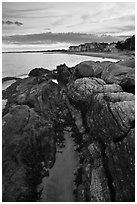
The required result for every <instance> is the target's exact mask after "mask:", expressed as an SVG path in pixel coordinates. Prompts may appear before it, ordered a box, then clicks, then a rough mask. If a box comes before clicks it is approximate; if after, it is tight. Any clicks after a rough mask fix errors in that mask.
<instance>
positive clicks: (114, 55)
mask: <svg viewBox="0 0 137 204" xmlns="http://www.w3.org/2000/svg"><path fill="white" fill-rule="evenodd" d="M66 54H72V55H82V56H91V57H101V58H109V59H118V60H122V59H125V58H127V57H131V56H133V55H132V53H125V52H119V53H109V54H108V53H105V52H102V53H100V52H67V53H66Z"/></svg>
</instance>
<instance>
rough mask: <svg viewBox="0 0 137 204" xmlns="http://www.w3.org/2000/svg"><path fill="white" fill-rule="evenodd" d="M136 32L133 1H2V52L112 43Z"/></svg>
mask: <svg viewBox="0 0 137 204" xmlns="http://www.w3.org/2000/svg"><path fill="white" fill-rule="evenodd" d="M134 33H135V4H134V3H133V2H129V3H128V2H117V3H116V2H109V3H108V2H107V3H105V2H101V3H100V2H96V3H93V2H86V3H84V2H76V3H74V2H40V3H37V2H28V3H27V2H4V3H2V35H3V51H8V50H9V51H11V50H13V51H14V50H43V49H45V50H46V49H58V48H67V47H68V46H70V45H72V44H73V45H74V44H79V43H83V42H91V41H102V42H103V41H104V42H111V41H117V40H119V39H124V37H123V36H130V35H133V34H134Z"/></svg>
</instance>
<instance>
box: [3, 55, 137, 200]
mask: <svg viewBox="0 0 137 204" xmlns="http://www.w3.org/2000/svg"><path fill="white" fill-rule="evenodd" d="M125 65H126V66H125ZM133 67H134V62H133V60H132V59H131V60H130V61H125V62H123V61H122V62H117V63H111V62H101V63H100V62H96V63H95V62H90V61H86V62H83V63H80V64H79V65H77V66H75V67H73V68H72V69H71V68H69V67H67V66H66V65H65V64H63V65H60V66H58V67H57V69H56V70H54V73H52V74H53V75H52V74H43V71H42V72H41V71H40V70H34V72H32V75H33V76H32V75H31V77H28V78H25V79H19V80H17V81H16V82H15V83H14V84H12V85H11V86H10V87H8V88H7V89H6V90H5V91H3V98H4V99H7V100H8V102H7V105H6V107H5V109H4V111H3V201H13V202H16V201H37V200H38V197H39V194H38V192H37V186H38V184H39V183H40V182H41V179H42V177H43V175H45V174H46V175H48V172H47V171H48V170H47V169H49V168H51V167H52V166H53V165H54V161H55V158H56V146H57V144H59V143H60V144H61V142H62V141H63V139H64V138H63V134H64V133H63V131H64V128H63V127H65V125H66V124H67V125H68V126H69V127H72V128H71V132H72V135H73V138H74V139H75V141H76V142H77V144H78V147H77V149H76V150H77V151H78V152H79V163H80V166H79V168H78V170H77V172H76V173H75V175H76V179H75V183H76V184H75V190H74V191H75V197H76V201H83V202H85V201H90V202H100V201H101V202H110V201H116V202H123V201H127V202H131V201H134V200H135V192H134V190H135V183H134V177H135V172H134V171H135V158H134V157H135V150H134V149H135V132H134V131H135V104H134V102H135V96H134V88H135V83H134V81H135V79H134V68H133ZM35 71H36V72H35ZM37 71H40V73H39V72H37ZM44 72H45V71H44ZM51 76H52V77H53V76H54V77H55V78H57V80H58V82H59V84H58V85H57V84H55V83H53V82H52V77H51ZM132 79H133V80H132ZM66 159H67V158H66Z"/></svg>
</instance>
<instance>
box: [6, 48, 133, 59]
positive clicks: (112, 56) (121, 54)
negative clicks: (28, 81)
mask: <svg viewBox="0 0 137 204" xmlns="http://www.w3.org/2000/svg"><path fill="white" fill-rule="evenodd" d="M2 53H3V54H10V53H16V54H23V53H26V54H29V53H30V54H31V53H42V54H68V55H69V54H70V55H81V56H90V57H100V58H109V59H117V60H122V59H125V58H127V57H131V56H133V53H132V52H124V51H123V52H118V53H106V52H70V51H67V50H66V51H61V50H56V51H23V52H2Z"/></svg>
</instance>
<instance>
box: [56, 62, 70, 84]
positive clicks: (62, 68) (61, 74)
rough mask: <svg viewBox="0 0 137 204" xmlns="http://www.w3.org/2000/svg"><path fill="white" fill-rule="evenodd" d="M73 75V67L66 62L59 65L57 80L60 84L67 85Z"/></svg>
mask: <svg viewBox="0 0 137 204" xmlns="http://www.w3.org/2000/svg"><path fill="white" fill-rule="evenodd" d="M70 76H71V69H69V68H68V66H66V64H61V65H59V66H57V80H58V82H59V84H61V85H66V84H67V83H68V82H69V79H70Z"/></svg>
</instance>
